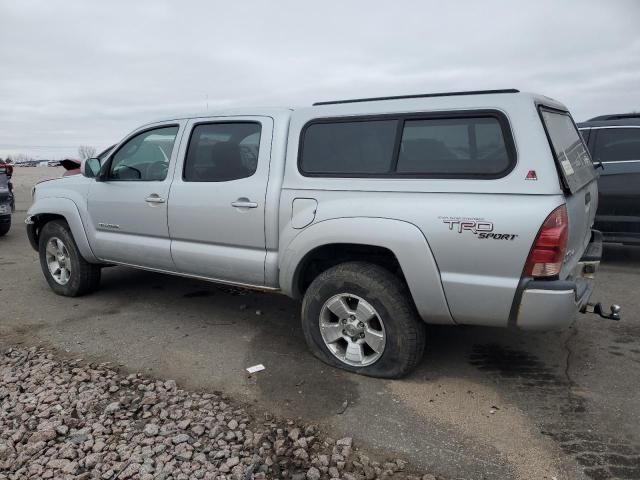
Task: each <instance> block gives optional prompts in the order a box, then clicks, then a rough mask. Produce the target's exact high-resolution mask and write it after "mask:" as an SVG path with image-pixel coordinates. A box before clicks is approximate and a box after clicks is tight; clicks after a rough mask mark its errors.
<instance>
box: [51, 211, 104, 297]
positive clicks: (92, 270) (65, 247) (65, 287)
mask: <svg viewBox="0 0 640 480" xmlns="http://www.w3.org/2000/svg"><path fill="white" fill-rule="evenodd" d="M50 242H53V244H55V245H56V246H57V247H58V248H56V247H53V246H52V247H53V248H50V249H49V253H48V252H47V247H48V246H49V245H50ZM60 244H61V245H62V247H60ZM38 247H39V248H38V252H39V254H40V267H41V268H42V273H44V277H45V278H46V279H47V283H48V284H49V286H50V287H51V289H52V290H53V291H54V292H55V293H57V294H58V295H63V296H65V297H79V296H81V295H85V294H87V293H90V292H92V291H94V290H96V289H97V288H98V287H99V285H100V271H101V268H100V266H99V265H95V264H92V263H89V262H87V261H86V260H85V259H84V258H83V257H82V255H81V254H80V251H79V250H78V246H77V245H76V242H75V240H74V239H73V235H72V234H71V232H70V230H69V226H68V225H67V223H66V222H65V221H63V220H54V221H51V222H48V223H46V224H45V225H44V227H42V231H41V232H40V240H39V244H38ZM52 253H62V256H61V257H60V256H58V255H52ZM50 260H54V261H55V262H59V263H54V264H53V265H52V268H55V266H56V265H57V266H58V267H60V268H59V269H58V270H57V271H59V272H61V273H60V274H58V275H55V274H54V272H52V269H50V266H49V264H50ZM63 270H64V271H66V272H68V273H67V274H66V275H63V273H62V271H63ZM61 275H62V276H61ZM56 276H57V277H58V279H56ZM65 279H66V281H65Z"/></svg>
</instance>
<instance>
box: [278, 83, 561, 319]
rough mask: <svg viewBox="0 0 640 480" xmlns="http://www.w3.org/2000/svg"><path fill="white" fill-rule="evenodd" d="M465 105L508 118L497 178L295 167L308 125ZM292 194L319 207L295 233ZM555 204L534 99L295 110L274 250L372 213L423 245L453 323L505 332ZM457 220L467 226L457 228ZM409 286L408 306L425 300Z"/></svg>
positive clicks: (555, 183)
mask: <svg viewBox="0 0 640 480" xmlns="http://www.w3.org/2000/svg"><path fill="white" fill-rule="evenodd" d="M456 102H458V104H456ZM473 108H477V109H496V110H499V111H501V112H502V113H504V114H505V115H506V117H507V119H508V121H509V124H510V128H511V131H512V133H513V139H514V144H515V148H516V157H517V159H516V165H515V167H514V168H513V170H512V171H511V172H510V173H509V174H507V175H506V176H505V177H502V178H499V179H495V180H474V179H395V178H391V179H390V178H386V179H383V178H319V177H305V176H303V175H301V174H300V172H299V171H298V167H297V161H298V158H297V152H298V148H299V140H300V131H301V129H302V128H303V126H304V125H305V124H306V123H307V122H308V121H310V120H312V119H315V118H323V117H339V116H353V115H375V114H377V113H380V114H382V113H394V112H422V111H424V112H432V111H453V110H456V109H460V110H470V109H473ZM529 170H535V172H536V175H537V180H535V181H530V180H529V181H528V180H525V178H526V176H527V173H528V172H529ZM296 198H313V199H316V200H317V202H318V205H317V209H316V215H315V219H314V221H313V223H311V224H310V225H309V226H307V227H305V228H304V229H297V230H296V229H293V228H292V227H291V225H290V222H291V217H292V203H293V200H294V199H296ZM563 203H565V197H564V195H563V194H562V191H561V188H560V183H559V180H558V175H557V171H556V167H555V164H554V161H553V157H552V154H551V150H550V148H549V144H548V141H547V138H546V134H545V132H544V128H543V126H542V124H541V121H540V118H539V116H538V112H537V110H536V107H535V98H533V97H532V96H530V95H520V94H518V95H485V96H478V97H466V98H462V99H456V98H453V97H449V98H433V99H411V100H397V101H385V102H374V103H370V104H368V105H364V104H345V105H328V106H322V107H314V108H309V109H302V110H297V111H296V112H294V114H293V116H292V120H291V125H290V135H289V142H288V148H287V159H286V166H285V178H284V182H283V194H282V198H281V203H280V235H281V237H280V250H279V251H280V252H281V255H282V252H286V248H287V246H288V242H292V241H294V240H295V238H296V236H298V235H302V232H303V231H304V230H306V229H308V228H312V227H313V225H315V224H316V223H318V222H323V221H327V220H329V219H332V218H345V217H349V218H360V217H365V218H367V217H376V218H385V219H393V220H399V221H402V222H406V223H409V224H411V225H414V226H415V227H416V228H418V229H419V230H420V231H421V232H422V233H423V235H424V237H425V239H426V241H427V244H428V247H429V250H428V251H430V252H432V254H433V258H434V261H435V264H436V266H437V272H438V273H436V275H438V274H439V278H438V281H439V282H440V283H441V285H442V296H443V299H442V300H443V301H444V302H446V304H447V306H448V309H449V311H450V315H451V318H452V320H453V321H455V322H456V323H460V324H472V325H489V326H506V325H507V324H508V321H509V316H510V311H511V308H512V304H513V299H514V296H515V292H516V289H517V286H518V283H519V280H520V278H521V274H522V270H523V267H524V264H525V261H526V258H527V256H528V254H529V251H530V249H531V246H532V244H533V242H534V239H535V237H536V235H537V232H538V230H539V228H540V226H541V225H542V223H543V222H544V220H545V218H546V217H547V216H548V215H549V213H551V211H553V210H554V209H555V208H556V207H558V206H559V205H561V204H563ZM461 222H467V223H466V224H465V225H464V226H463V227H462V228H461ZM481 229H485V230H484V232H483V231H481ZM474 230H475V231H474ZM367 233H368V235H369V236H371V237H372V238H373V237H375V236H376V235H377V232H375V231H370V232H367ZM481 233H493V234H497V235H493V236H488V235H481ZM396 256H397V254H396ZM281 261H282V259H281ZM410 287H411V291H412V293H413V296H414V300H416V296H421V297H429V295H432V294H433V292H429V291H427V289H428V287H427V286H425V285H410ZM421 313H422V312H421ZM423 318H424V319H425V321H427V322H430V321H431V319H430V318H429V314H428V312H426V313H423ZM439 323H440V322H439Z"/></svg>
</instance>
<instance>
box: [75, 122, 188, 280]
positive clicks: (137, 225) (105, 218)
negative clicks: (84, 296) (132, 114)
mask: <svg viewBox="0 0 640 480" xmlns="http://www.w3.org/2000/svg"><path fill="white" fill-rule="evenodd" d="M179 133H180V125H179V124H171V125H159V126H156V127H153V128H146V129H144V130H142V131H140V132H137V133H135V134H134V135H133V136H132V137H130V138H129V139H128V140H126V141H125V142H124V143H122V144H121V145H120V146H118V147H117V149H116V150H115V151H114V153H113V154H112V155H111V156H110V157H109V159H108V160H107V161H106V164H105V165H104V166H103V171H102V174H101V177H100V178H98V179H96V181H94V182H92V183H91V186H90V187H89V196H88V202H87V210H88V212H89V221H90V223H91V228H90V229H89V231H90V232H91V235H90V237H91V238H90V239H89V241H90V242H91V247H92V248H93V251H94V252H95V254H96V256H97V257H98V258H100V259H101V260H104V261H107V262H109V261H111V262H117V263H126V264H130V265H135V266H142V267H148V268H156V269H160V270H174V264H173V261H172V260H171V249H170V239H169V229H168V227H167V199H168V197H169V188H170V186H171V181H172V177H173V173H172V170H173V168H172V166H173V167H174V166H175V158H176V156H177V152H176V151H177V150H178V149H177V148H174V147H175V146H176V145H175V144H176V139H177V138H179V136H178V134H179Z"/></svg>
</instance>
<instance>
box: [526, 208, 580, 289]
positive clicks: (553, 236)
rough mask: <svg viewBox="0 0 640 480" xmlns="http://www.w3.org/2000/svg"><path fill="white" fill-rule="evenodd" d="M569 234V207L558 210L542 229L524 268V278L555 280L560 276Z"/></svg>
mask: <svg viewBox="0 0 640 480" xmlns="http://www.w3.org/2000/svg"><path fill="white" fill-rule="evenodd" d="M568 233H569V219H568V216H567V207H566V206H565V205H562V206H560V207H558V208H556V209H555V210H554V211H553V212H551V214H550V215H549V216H548V217H547V219H546V220H545V221H544V223H543V224H542V227H540V231H539V232H538V236H537V237H536V241H535V242H534V243H533V247H532V248H531V252H529V258H527V263H526V264H525V266H524V276H525V277H533V278H553V277H557V276H558V275H559V274H560V269H561V268H562V262H563V260H564V255H565V251H566V249H567V236H568Z"/></svg>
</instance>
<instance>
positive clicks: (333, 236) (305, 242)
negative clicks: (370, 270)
mask: <svg viewBox="0 0 640 480" xmlns="http://www.w3.org/2000/svg"><path fill="white" fill-rule="evenodd" d="M336 251H339V252H340V253H344V252H345V251H347V252H355V253H356V255H355V256H354V257H350V258H349V257H347V258H344V255H343V256H342V257H340V258H338V259H339V260H340V261H341V262H347V261H366V262H369V263H373V264H375V265H378V266H381V267H383V268H385V269H386V270H388V271H391V272H392V273H395V274H396V275H397V276H398V278H400V279H402V280H404V283H405V284H406V286H407V287H408V289H409V292H410V294H411V298H412V300H413V301H414V303H415V306H416V309H417V310H418V312H419V313H420V315H421V317H422V318H423V319H425V320H427V321H428V322H429V323H438V324H453V323H454V322H453V319H452V317H451V313H450V311H449V306H448V305H447V301H446V297H445V294H444V289H443V287H442V280H441V278H440V271H439V269H438V266H437V264H436V261H435V258H434V256H433V253H432V251H431V248H430V247H429V244H428V243H427V240H426V238H425V236H424V234H423V233H422V231H421V230H420V229H419V228H418V227H417V226H415V225H414V224H412V223H410V222H406V221H402V220H395V219H388V218H379V217H346V218H344V217H343V218H334V219H329V220H324V221H322V222H318V223H315V224H313V225H311V226H309V227H307V228H305V229H304V230H303V231H302V232H300V233H298V234H297V235H296V236H295V237H294V238H293V239H291V240H290V241H289V243H288V244H286V243H285V244H284V245H281V249H280V265H279V266H280V279H279V280H280V282H279V283H280V287H281V289H282V291H283V293H285V294H287V295H289V296H291V297H293V298H301V297H302V294H303V293H304V289H305V286H308V285H307V284H308V283H309V279H310V276H309V273H308V272H309V270H308V266H309V260H310V259H311V260H313V259H314V258H317V257H315V255H317V254H318V253H320V256H321V257H322V256H323V254H326V252H336ZM367 252H369V253H371V254H373V256H372V257H371V256H369V257H366V256H363V254H365V253H367ZM324 256H326V255H324ZM372 259H373V261H372ZM337 263H340V262H336V261H333V262H327V263H326V264H325V266H326V267H327V268H331V267H332V266H333V265H335V264H337ZM324 270H326V268H325V269H320V270H319V271H317V272H316V273H317V274H320V273H322V271H324ZM305 275H307V276H306V277H305ZM316 276H317V275H316Z"/></svg>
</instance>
